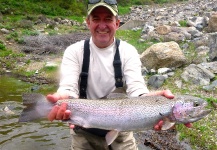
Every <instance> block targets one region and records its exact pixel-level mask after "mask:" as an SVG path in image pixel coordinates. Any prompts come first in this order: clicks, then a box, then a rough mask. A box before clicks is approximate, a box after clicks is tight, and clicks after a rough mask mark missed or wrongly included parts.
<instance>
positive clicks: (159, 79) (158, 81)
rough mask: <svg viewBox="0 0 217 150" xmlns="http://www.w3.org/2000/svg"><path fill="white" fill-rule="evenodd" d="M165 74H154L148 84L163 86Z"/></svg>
mask: <svg viewBox="0 0 217 150" xmlns="http://www.w3.org/2000/svg"><path fill="white" fill-rule="evenodd" d="M165 79H166V78H165V76H163V75H153V76H151V77H150V78H149V80H148V85H150V86H152V87H154V88H156V89H158V88H159V87H161V86H162V85H163V83H164V81H165Z"/></svg>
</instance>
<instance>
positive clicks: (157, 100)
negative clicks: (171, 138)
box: [19, 93, 211, 131]
mask: <svg viewBox="0 0 217 150" xmlns="http://www.w3.org/2000/svg"><path fill="white" fill-rule="evenodd" d="M63 102H65V103H68V108H67V109H69V110H71V112H72V114H71V116H70V119H69V120H68V122H71V123H72V124H75V125H78V126H82V127H85V128H100V129H106V130H116V131H135V130H147V129H153V126H154V125H155V124H156V123H157V122H158V121H159V120H165V118H166V121H168V122H170V123H172V124H176V123H189V122H195V121H197V120H200V119H202V118H203V117H205V116H206V115H207V114H209V112H210V111H211V110H208V109H206V108H205V107H206V106H207V102H206V101H205V100H203V99H201V98H198V97H194V96H189V95H178V96H175V98H174V99H172V100H171V99H167V98H165V97H163V96H146V97H137V98H123V99H99V100H89V99H65V100H59V101H58V102H57V103H56V104H58V105H60V104H61V103H63ZM23 104H24V105H27V107H26V108H25V109H24V110H23V112H22V113H21V115H20V119H19V122H27V121H31V120H34V119H38V118H42V117H46V116H47V115H48V113H49V112H50V110H51V109H52V107H53V105H56V104H51V103H49V102H48V101H47V100H46V97H45V96H43V95H41V94H36V93H30V94H24V95H23ZM30 106H31V107H30ZM27 112H28V113H27ZM37 114H38V116H37ZM166 121H165V122H166ZM167 128H169V127H165V129H167Z"/></svg>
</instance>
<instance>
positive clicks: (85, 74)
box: [80, 39, 123, 98]
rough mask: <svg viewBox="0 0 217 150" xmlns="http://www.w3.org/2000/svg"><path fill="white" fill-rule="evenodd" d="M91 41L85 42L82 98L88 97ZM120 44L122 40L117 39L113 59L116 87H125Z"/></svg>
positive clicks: (81, 82)
mask: <svg viewBox="0 0 217 150" xmlns="http://www.w3.org/2000/svg"><path fill="white" fill-rule="evenodd" d="M89 41H90V39H88V40H85V42H84V56H83V65H82V72H81V74H80V98H87V94H86V90H87V79H88V70H89V62H90V47H89ZM119 45H120V40H119V39H116V52H115V56H114V61H113V66H114V72H115V86H116V88H119V87H123V80H122V78H123V76H122V69H121V60H120V53H119Z"/></svg>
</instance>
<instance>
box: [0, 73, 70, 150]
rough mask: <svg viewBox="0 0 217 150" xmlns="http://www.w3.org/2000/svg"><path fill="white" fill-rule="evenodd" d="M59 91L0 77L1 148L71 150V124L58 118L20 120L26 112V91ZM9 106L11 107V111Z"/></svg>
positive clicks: (12, 149) (4, 149)
mask: <svg viewBox="0 0 217 150" xmlns="http://www.w3.org/2000/svg"><path fill="white" fill-rule="evenodd" d="M32 90H34V92H40V93H43V94H48V93H50V92H53V91H55V89H49V86H48V88H47V89H46V90H44V88H43V85H34V84H31V83H26V82H22V81H20V80H17V79H15V78H13V77H10V76H0V150H39V149H40V150H69V149H70V143H71V138H70V134H69V127H68V126H67V124H63V123H61V122H58V121H54V122H52V123H51V122H50V121H47V120H46V119H45V120H41V121H38V122H28V123H18V118H19V114H20V113H21V111H22V108H23V106H22V93H26V92H32ZM7 109H9V110H11V111H8V110H7Z"/></svg>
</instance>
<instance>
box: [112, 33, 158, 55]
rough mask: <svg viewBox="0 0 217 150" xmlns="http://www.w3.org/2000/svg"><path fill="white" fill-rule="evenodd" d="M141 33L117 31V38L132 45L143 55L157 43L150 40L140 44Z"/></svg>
mask: <svg viewBox="0 0 217 150" xmlns="http://www.w3.org/2000/svg"><path fill="white" fill-rule="evenodd" d="M141 32H142V30H137V31H133V30H117V32H116V37H117V38H119V39H121V40H124V41H127V42H128V43H130V44H132V45H133V46H134V47H135V48H136V49H137V50H138V53H142V52H144V51H145V50H146V49H147V48H148V47H150V46H151V45H152V44H154V43H156V41H154V40H150V41H144V42H139V39H140V38H141Z"/></svg>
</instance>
